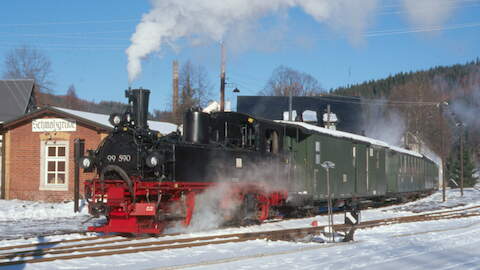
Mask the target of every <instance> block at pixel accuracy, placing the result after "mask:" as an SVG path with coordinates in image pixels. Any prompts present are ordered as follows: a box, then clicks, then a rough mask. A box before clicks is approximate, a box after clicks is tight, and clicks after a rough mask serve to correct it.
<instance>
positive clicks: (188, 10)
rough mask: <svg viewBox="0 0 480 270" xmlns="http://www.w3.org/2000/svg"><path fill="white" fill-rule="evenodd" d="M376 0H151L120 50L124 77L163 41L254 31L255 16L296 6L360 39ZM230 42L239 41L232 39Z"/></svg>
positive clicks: (192, 40) (209, 38) (138, 67)
mask: <svg viewBox="0 0 480 270" xmlns="http://www.w3.org/2000/svg"><path fill="white" fill-rule="evenodd" d="M377 2H378V0H362V1H358V0H262V1H258V0H153V1H152V5H153V8H152V10H151V11H150V12H149V13H147V14H145V15H144V16H143V17H142V22H141V23H140V24H138V25H137V29H136V32H135V33H134V34H133V35H132V37H131V42H132V44H131V45H130V47H129V48H128V49H127V50H126V53H127V56H128V67H127V69H128V78H129V81H130V83H131V82H132V81H134V80H135V79H136V78H137V77H138V75H139V74H140V73H141V70H142V66H141V61H142V59H145V58H146V57H148V56H149V55H150V54H152V53H154V52H160V51H161V49H162V48H163V46H165V45H170V46H171V47H173V48H176V44H175V42H177V41H178V40H179V39H183V38H188V39H189V40H188V41H189V42H190V43H191V44H192V45H196V44H199V43H203V42H205V41H215V42H220V41H222V40H225V39H226V36H227V35H228V34H232V33H235V32H238V33H241V34H242V35H245V31H246V30H245V29H249V30H250V31H255V27H251V26H252V25H255V23H256V22H257V20H259V19H260V18H262V17H265V16H268V15H272V14H279V13H281V12H284V11H287V10H289V9H291V8H300V9H302V10H303V11H304V12H305V13H307V14H308V15H310V16H312V17H313V18H314V19H315V20H316V21H318V22H324V23H327V24H329V25H331V26H332V27H333V28H335V29H339V30H342V31H346V32H347V33H348V34H349V37H350V38H351V39H352V40H359V39H361V36H362V33H363V31H364V30H365V29H366V27H367V26H368V18H369V17H371V16H370V14H371V13H372V12H373V11H374V10H375V8H376V7H377ZM233 42H235V43H241V42H242V40H238V39H235V40H234V41H233Z"/></svg>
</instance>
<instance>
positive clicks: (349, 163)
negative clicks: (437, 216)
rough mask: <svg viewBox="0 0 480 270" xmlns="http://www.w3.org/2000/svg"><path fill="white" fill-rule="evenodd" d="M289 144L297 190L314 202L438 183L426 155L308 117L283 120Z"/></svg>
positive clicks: (365, 196)
mask: <svg viewBox="0 0 480 270" xmlns="http://www.w3.org/2000/svg"><path fill="white" fill-rule="evenodd" d="M284 124H285V137H284V145H285V146H287V147H286V149H288V150H287V151H286V153H287V155H289V156H290V160H291V162H292V165H293V166H292V167H291V175H292V176H293V177H292V179H294V180H293V181H294V182H293V183H292V187H293V191H294V193H295V194H298V195H301V196H302V197H304V198H308V199H310V200H313V201H314V202H322V201H325V200H326V199H327V198H328V193H327V170H326V169H325V168H324V167H322V163H324V162H325V161H330V162H333V163H334V164H335V168H332V169H329V177H328V178H329V181H330V192H331V196H332V197H333V198H334V199H335V200H336V201H345V202H349V201H351V200H352V199H378V200H380V199H384V198H387V197H392V196H393V197H395V196H400V195H401V194H402V193H408V192H425V191H429V190H433V189H435V188H436V187H437V184H436V183H437V182H438V169H437V167H436V165H435V164H434V163H433V162H432V161H430V160H429V159H427V158H425V157H424V156H422V155H420V154H418V153H415V152H412V151H409V150H405V149H401V148H397V147H391V146H389V145H388V144H386V143H384V142H382V141H378V140H374V139H370V138H367V137H364V136H359V135H355V134H350V133H346V132H341V131H334V130H329V129H325V128H321V127H317V126H313V125H310V124H307V123H303V122H284Z"/></svg>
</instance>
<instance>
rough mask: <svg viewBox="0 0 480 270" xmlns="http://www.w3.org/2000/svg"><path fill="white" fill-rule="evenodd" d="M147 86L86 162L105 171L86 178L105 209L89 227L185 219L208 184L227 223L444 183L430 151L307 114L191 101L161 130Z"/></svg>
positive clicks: (94, 209) (95, 211)
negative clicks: (178, 122)
mask: <svg viewBox="0 0 480 270" xmlns="http://www.w3.org/2000/svg"><path fill="white" fill-rule="evenodd" d="M149 93H150V91H149V90H146V89H134V90H131V89H129V90H127V91H126V94H125V95H126V98H128V102H129V106H128V109H127V110H126V111H125V112H124V113H122V114H112V115H111V116H110V123H111V124H112V125H113V126H114V128H113V131H112V132H111V133H110V134H109V135H108V136H107V137H106V138H105V139H104V140H103V141H102V143H101V144H100V145H99V146H98V148H97V149H96V150H89V151H88V155H86V156H84V157H82V158H81V160H80V164H81V166H82V167H83V169H84V171H85V172H93V171H96V175H97V177H96V178H94V179H91V180H88V181H86V183H85V197H86V199H87V201H88V203H89V212H90V213H91V214H92V215H94V216H100V215H105V216H106V217H107V221H106V223H105V224H103V225H101V226H98V227H89V230H91V231H98V232H120V233H134V234H141V233H153V234H159V233H162V231H164V229H165V228H166V227H167V226H170V225H171V224H177V223H181V224H183V225H185V226H187V225H189V224H190V223H191V222H192V217H193V216H194V213H195V212H196V211H197V210H198V209H201V208H202V207H203V205H202V203H203V204H205V201H204V200H200V197H201V196H202V195H203V194H206V193H207V192H209V191H213V194H214V195H215V196H210V197H209V200H211V201H210V202H209V204H210V205H214V206H215V212H216V213H217V214H218V215H220V216H221V217H222V219H223V220H224V221H225V222H236V223H251V222H262V221H264V220H266V219H269V218H272V217H282V216H299V215H300V216H301V215H309V214H315V213H318V212H319V211H321V210H322V209H323V208H324V207H325V205H326V203H327V202H326V201H327V197H328V195H330V197H331V198H333V200H334V202H335V205H336V206H344V207H348V206H351V205H353V204H354V203H357V202H359V201H383V200H387V199H392V198H400V197H406V196H418V195H422V194H428V193H430V192H432V191H433V190H435V189H437V188H438V167H437V165H436V164H435V163H434V162H432V161H431V160H430V159H428V158H427V157H425V156H423V155H420V154H418V153H415V152H412V151H409V150H405V149H400V148H395V147H392V146H389V145H388V144H386V143H384V142H381V141H377V140H373V139H369V138H366V137H363V136H359V135H355V134H350V133H345V132H340V131H332V130H329V129H325V128H321V127H317V126H314V125H311V124H308V123H304V122H288V121H270V120H263V119H258V118H255V117H252V116H249V115H246V114H242V113H236V112H213V113H205V112H201V111H200V110H194V109H192V110H189V111H187V112H186V113H185V115H184V121H183V131H182V132H179V131H177V132H173V133H171V134H167V135H163V134H160V133H158V132H156V131H153V130H151V129H150V128H149V127H148V124H147V114H148V99H149ZM326 162H328V164H330V165H331V164H334V165H335V168H333V166H330V167H329V168H330V169H329V170H326V169H325V163H326ZM322 165H323V167H322ZM327 174H328V176H329V177H327ZM327 178H328V179H329V180H328V183H327ZM212 200H213V202H212Z"/></svg>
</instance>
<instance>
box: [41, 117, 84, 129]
mask: <svg viewBox="0 0 480 270" xmlns="http://www.w3.org/2000/svg"><path fill="white" fill-rule="evenodd" d="M57 131H59V132H62V131H66V132H70V131H77V122H76V121H75V120H73V119H63V118H45V119H35V120H33V121H32V132H57Z"/></svg>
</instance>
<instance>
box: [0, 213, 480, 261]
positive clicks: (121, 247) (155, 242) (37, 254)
mask: <svg viewBox="0 0 480 270" xmlns="http://www.w3.org/2000/svg"><path fill="white" fill-rule="evenodd" d="M472 216H480V206H473V207H467V208H462V209H456V210H446V211H438V212H435V213H426V214H417V215H412V216H403V217H395V218H386V219H379V220H370V221H365V222H362V223H360V224H359V225H356V226H355V228H356V229H366V228H373V227H378V226H385V225H391V224H401V223H410V222H419V221H432V220H441V219H454V218H465V217H472ZM325 228H326V226H317V227H308V228H295V229H285V230H275V231H260V232H249V233H234V234H225V235H211V236H203V237H194V238H175V239H166V238H167V236H174V235H166V236H159V237H147V236H145V237H132V238H126V237H118V236H113V235H110V236H94V237H86V238H79V239H70V240H64V241H52V242H45V243H36V244H26V245H16V246H8V247H1V248H0V266H6V265H18V264H26V263H38V262H48V261H54V260H68V259H78V258H85V257H100V256H110V255H117V254H128V253H137V252H146V251H160V250H166V249H179V248H189V247H199V246H206V245H215V244H225V243H235V242H245V241H249V240H255V239H267V240H272V241H275V240H286V241H297V240H298V239H303V238H305V237H306V236H309V235H316V234H319V233H321V232H323V231H324V230H325ZM350 228H351V226H350V225H343V224H339V225H335V226H334V229H335V230H336V231H347V230H349V229H350Z"/></svg>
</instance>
